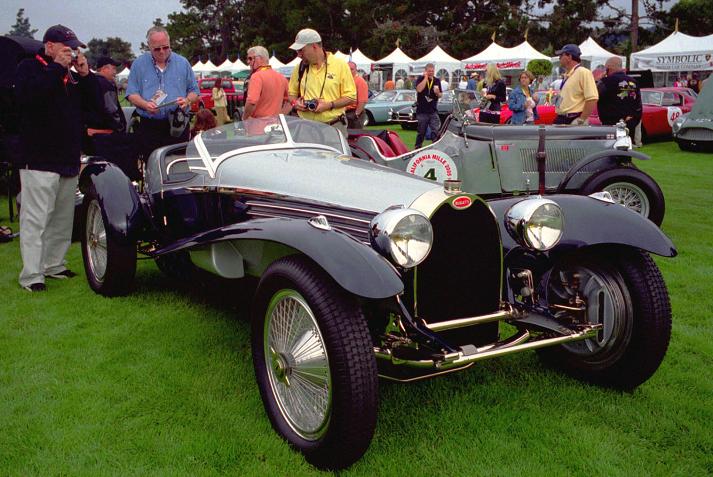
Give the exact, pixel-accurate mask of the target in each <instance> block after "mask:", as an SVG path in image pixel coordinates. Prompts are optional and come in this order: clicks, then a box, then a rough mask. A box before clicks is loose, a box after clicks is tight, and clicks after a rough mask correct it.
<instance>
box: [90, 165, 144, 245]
mask: <svg viewBox="0 0 713 477" xmlns="http://www.w3.org/2000/svg"><path fill="white" fill-rule="evenodd" d="M91 186H94V190H96V193H97V197H98V199H99V202H100V205H101V208H102V211H103V213H104V222H105V224H104V225H105V227H106V231H107V234H110V235H111V236H112V238H113V239H114V240H116V241H117V242H119V243H122V244H130V243H131V244H134V243H136V242H137V241H138V240H140V238H141V235H142V232H143V231H144V230H145V229H146V226H147V224H148V221H147V218H146V215H145V214H144V211H143V209H142V207H141V201H140V199H139V193H138V191H137V190H136V187H134V185H133V184H132V183H131V180H130V179H129V178H128V177H126V175H125V174H124V172H123V171H122V170H121V169H119V167H117V166H115V165H114V164H112V163H110V162H92V163H90V164H88V165H87V166H86V167H85V168H84V169H83V170H82V174H81V175H80V177H79V190H81V191H82V192H83V193H84V194H85V195H86V194H87V192H88V191H89V189H90V187H91Z"/></svg>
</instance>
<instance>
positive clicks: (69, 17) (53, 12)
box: [0, 0, 675, 55]
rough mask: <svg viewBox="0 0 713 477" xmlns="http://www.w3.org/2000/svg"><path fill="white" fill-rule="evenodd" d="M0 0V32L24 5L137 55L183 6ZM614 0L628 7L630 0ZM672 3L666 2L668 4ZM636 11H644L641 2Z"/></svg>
mask: <svg viewBox="0 0 713 477" xmlns="http://www.w3.org/2000/svg"><path fill="white" fill-rule="evenodd" d="M0 3H1V4H2V6H0V34H6V33H7V32H8V31H10V28H11V27H12V25H14V24H15V18H16V15H17V10H18V9H20V8H24V9H25V18H29V19H30V25H31V26H32V28H36V29H37V30H38V31H37V33H36V34H35V38H36V39H38V40H41V39H42V35H43V34H44V32H45V30H47V28H48V27H50V26H52V25H56V24H58V23H61V24H62V25H65V26H67V27H69V28H71V29H72V30H74V32H75V33H76V34H77V37H78V38H79V39H80V40H81V41H83V42H84V43H87V42H88V41H89V40H91V39H92V38H100V39H104V38H107V37H109V36H118V37H120V38H122V39H123V40H125V41H128V42H130V43H131V47H132V48H133V50H134V54H136V55H138V54H139V46H140V45H141V42H142V41H144V38H145V36H146V30H148V29H149V27H151V25H152V24H153V21H154V19H155V18H161V19H163V21H164V23H166V20H167V17H168V14H169V13H172V12H176V11H181V9H182V8H181V2H180V1H179V0H142V1H139V0H63V1H62V0H60V1H57V0H0ZM614 3H615V4H617V5H625V6H627V7H628V8H631V0H615V2H614ZM639 3H641V2H639ZM673 3H675V1H668V0H667V1H666V2H665V4H666V5H667V7H669V6H670V5H672V4H673ZM639 11H640V14H642V15H643V14H644V8H643V5H642V6H640V7H639Z"/></svg>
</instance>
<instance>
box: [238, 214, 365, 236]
mask: <svg viewBox="0 0 713 477" xmlns="http://www.w3.org/2000/svg"><path fill="white" fill-rule="evenodd" d="M248 213H249V214H250V215H252V216H255V217H265V218H268V219H281V218H284V217H285V216H284V215H277V214H268V213H266V212H248ZM322 215H324V214H322ZM304 218H305V219H309V217H304ZM330 225H331V226H332V228H335V229H338V230H348V231H351V232H355V233H360V234H363V235H367V236H368V234H369V232H368V230H367V229H360V228H357V227H350V226H349V225H342V224H338V223H330Z"/></svg>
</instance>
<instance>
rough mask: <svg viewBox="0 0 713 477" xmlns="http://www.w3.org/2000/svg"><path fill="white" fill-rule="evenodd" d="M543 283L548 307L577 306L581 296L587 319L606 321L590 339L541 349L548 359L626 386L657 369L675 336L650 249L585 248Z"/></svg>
mask: <svg viewBox="0 0 713 477" xmlns="http://www.w3.org/2000/svg"><path fill="white" fill-rule="evenodd" d="M542 286H543V288H544V296H545V300H546V302H547V303H546V304H547V305H550V306H551V305H554V304H562V305H572V303H573V300H572V299H573V298H575V296H577V297H579V298H580V299H581V300H583V301H584V303H585V305H586V313H585V315H584V320H585V321H586V322H588V323H597V324H602V325H603V326H602V329H601V330H600V331H599V333H597V335H596V336H594V337H592V338H590V339H587V340H583V341H578V342H573V343H567V344H563V345H561V346H557V347H552V348H544V349H542V350H539V354H540V356H542V358H543V359H544V360H545V361H546V362H548V363H549V364H551V365H553V366H554V367H559V368H562V369H564V370H565V371H567V372H569V373H571V374H573V375H575V376H576V377H580V378H583V379H585V380H588V381H591V382H594V383H596V384H601V385H605V386H611V387H615V388H619V389H623V390H631V389H634V388H636V387H637V386H639V385H640V384H642V383H643V382H645V381H646V380H647V379H649V378H650V377H651V376H652V375H653V374H654V372H656V370H657V369H658V367H659V365H660V364H661V362H662V360H663V358H664V356H665V354H666V350H667V349H668V343H669V340H670V337H671V304H670V301H669V296H668V291H667V290H666V285H665V283H664V281H663V277H662V276H661V272H660V271H659V269H658V267H657V266H656V264H655V263H654V261H653V260H652V259H651V257H650V256H649V255H648V254H647V253H646V252H642V251H640V250H636V249H628V248H615V247H609V248H606V249H600V250H599V251H597V252H592V251H589V252H580V253H577V254H575V255H574V256H571V257H569V258H567V259H565V260H563V261H562V262H560V263H559V264H558V265H557V266H556V267H555V268H554V269H553V270H552V271H551V272H550V273H547V274H545V276H544V277H543V284H542ZM559 313H560V314H559V315H558V316H560V318H562V319H565V320H568V319H570V318H572V317H569V316H567V315H566V314H565V313H564V312H559Z"/></svg>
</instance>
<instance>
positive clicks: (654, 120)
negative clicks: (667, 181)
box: [589, 87, 698, 141]
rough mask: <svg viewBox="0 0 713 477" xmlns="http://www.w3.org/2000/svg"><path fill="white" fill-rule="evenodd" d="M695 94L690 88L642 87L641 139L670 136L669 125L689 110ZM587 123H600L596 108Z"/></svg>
mask: <svg viewBox="0 0 713 477" xmlns="http://www.w3.org/2000/svg"><path fill="white" fill-rule="evenodd" d="M697 96H698V95H697V94H696V93H695V92H694V91H693V90H692V89H690V88H672V87H671V88H642V89H641V102H642V104H643V114H642V117H641V123H642V124H641V127H642V129H641V139H642V141H647V140H648V139H651V138H654V137H667V136H668V137H670V136H671V125H672V124H673V122H674V121H675V120H676V118H678V117H679V116H681V115H682V114H686V113H688V112H690V111H691V108H692V107H693V104H694V103H695V102H696V98H697ZM589 124H592V125H600V124H601V121H600V120H599V113H598V112H597V110H596V109H595V110H594V112H593V113H592V115H591V116H590V117H589Z"/></svg>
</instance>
